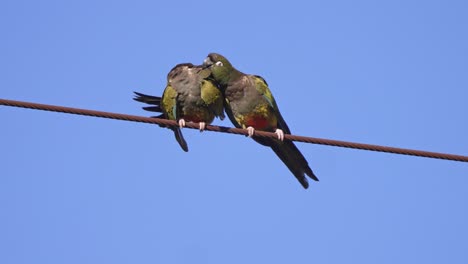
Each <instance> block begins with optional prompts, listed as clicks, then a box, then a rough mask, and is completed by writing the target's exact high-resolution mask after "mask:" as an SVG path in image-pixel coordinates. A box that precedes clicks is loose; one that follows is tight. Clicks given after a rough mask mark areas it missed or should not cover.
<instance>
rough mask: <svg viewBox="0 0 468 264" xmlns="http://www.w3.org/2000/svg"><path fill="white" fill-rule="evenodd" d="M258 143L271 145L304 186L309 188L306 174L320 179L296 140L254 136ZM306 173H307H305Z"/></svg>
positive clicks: (314, 178)
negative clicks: (296, 143)
mask: <svg viewBox="0 0 468 264" xmlns="http://www.w3.org/2000/svg"><path fill="white" fill-rule="evenodd" d="M254 139H255V141H257V142H258V143H260V144H262V145H264V146H269V147H271V149H272V150H273V151H274V152H275V154H276V155H277V156H278V158H280V159H281V161H282V162H283V163H284V164H285V165H286V166H287V167H288V169H289V170H290V171H291V173H292V174H293V175H294V176H295V177H296V179H297V180H298V181H299V182H300V183H301V185H302V187H304V188H305V189H307V188H308V187H309V182H308V181H307V178H306V177H305V175H307V176H309V177H310V178H311V179H313V180H315V181H318V178H317V176H315V174H314V172H313V171H312V169H311V168H310V167H309V164H308V162H307V160H306V159H305V158H304V156H303V155H302V153H301V152H300V151H299V149H298V148H297V147H296V145H295V144H294V142H292V141H290V140H287V139H285V140H284V141H283V142H281V141H279V140H276V139H272V138H254ZM304 174H305V175H304Z"/></svg>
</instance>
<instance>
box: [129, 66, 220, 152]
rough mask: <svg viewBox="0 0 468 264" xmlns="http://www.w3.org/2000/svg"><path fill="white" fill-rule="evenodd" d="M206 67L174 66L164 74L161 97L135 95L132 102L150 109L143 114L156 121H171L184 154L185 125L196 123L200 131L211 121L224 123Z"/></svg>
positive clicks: (216, 90)
mask: <svg viewBox="0 0 468 264" xmlns="http://www.w3.org/2000/svg"><path fill="white" fill-rule="evenodd" d="M210 76H211V71H210V69H209V68H207V67H206V66H201V65H193V64H192V63H181V64H177V65H176V66H174V68H172V69H171V70H170V71H169V73H168V74H167V85H166V88H165V89H164V92H163V95H162V97H158V96H151V95H146V94H142V93H138V92H134V93H135V95H136V96H135V98H133V99H134V100H136V101H138V102H142V103H146V104H149V105H151V106H147V107H143V109H144V110H147V111H152V112H159V113H162V114H161V115H159V116H154V117H157V118H165V119H169V120H175V121H177V123H178V125H179V126H178V127H170V129H171V130H173V131H174V136H175V138H176V140H177V142H178V143H179V145H180V147H181V148H182V150H184V151H185V152H188V145H187V142H186V141H185V139H184V137H183V135H182V131H181V128H183V127H184V126H185V123H186V122H196V123H199V126H200V131H203V130H205V127H206V124H211V122H213V120H214V118H215V117H218V118H220V119H221V120H223V119H224V117H225V116H224V109H223V107H224V106H223V100H224V98H223V96H222V93H221V91H220V90H219V89H218V87H217V85H216V83H214V82H213V80H211V79H210Z"/></svg>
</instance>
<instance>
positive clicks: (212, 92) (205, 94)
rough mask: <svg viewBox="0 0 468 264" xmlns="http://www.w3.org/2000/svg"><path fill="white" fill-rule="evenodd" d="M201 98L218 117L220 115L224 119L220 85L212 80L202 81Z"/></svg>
mask: <svg viewBox="0 0 468 264" xmlns="http://www.w3.org/2000/svg"><path fill="white" fill-rule="evenodd" d="M201 98H202V100H203V102H204V103H205V104H206V105H207V107H208V108H209V109H210V110H211V111H212V112H213V113H214V114H215V116H216V117H219V118H220V119H221V120H223V119H224V111H223V95H222V94H221V91H220V90H219V89H218V87H217V86H216V85H215V84H214V83H213V82H211V81H210V80H203V81H202V85H201Z"/></svg>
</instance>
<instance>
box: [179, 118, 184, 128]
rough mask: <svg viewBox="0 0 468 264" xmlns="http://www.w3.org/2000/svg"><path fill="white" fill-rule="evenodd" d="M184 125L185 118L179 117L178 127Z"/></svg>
mask: <svg viewBox="0 0 468 264" xmlns="http://www.w3.org/2000/svg"><path fill="white" fill-rule="evenodd" d="M184 126H185V120H184V119H183V118H181V119H179V127H180V128H183V127H184Z"/></svg>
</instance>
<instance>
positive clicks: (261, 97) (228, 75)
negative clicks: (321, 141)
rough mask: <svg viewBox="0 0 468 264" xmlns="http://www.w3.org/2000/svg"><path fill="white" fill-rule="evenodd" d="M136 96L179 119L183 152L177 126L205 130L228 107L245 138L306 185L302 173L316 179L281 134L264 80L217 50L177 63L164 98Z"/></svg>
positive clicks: (282, 129)
mask: <svg viewBox="0 0 468 264" xmlns="http://www.w3.org/2000/svg"><path fill="white" fill-rule="evenodd" d="M135 94H136V97H135V98H134V100H136V101H139V102H143V103H146V104H149V105H151V106H147V107H143V109H145V110H148V111H153V112H161V113H162V114H161V115H159V116H157V117H159V118H166V119H170V120H176V121H177V122H178V124H179V127H170V129H171V130H173V131H174V135H175V138H176V140H177V142H178V143H179V145H180V146H181V147H182V149H183V150H184V151H188V147H187V142H186V141H185V139H184V137H183V135H182V132H181V130H180V129H181V128H182V127H184V126H185V122H187V121H189V122H196V123H199V125H200V131H203V130H204V129H205V126H206V124H210V123H211V122H212V121H213V120H214V118H215V117H218V118H220V119H221V120H222V119H224V111H226V114H227V115H228V117H229V119H230V120H231V122H232V123H233V124H234V126H235V127H238V128H243V129H246V130H247V131H248V135H249V137H252V138H253V139H254V140H255V141H256V142H258V143H260V144H261V145H264V146H267V147H270V148H271V149H272V150H273V151H274V152H275V154H276V155H277V156H278V157H279V158H280V159H281V161H282V162H283V163H284V164H285V165H286V166H287V167H288V169H289V170H290V171H291V172H292V174H293V175H294V176H295V177H296V178H297V180H298V181H299V182H300V183H301V185H302V186H303V187H304V188H305V189H307V188H308V187H309V183H308V181H307V178H306V177H305V176H306V175H307V176H308V177H310V178H311V179H313V180H315V181H318V178H317V177H316V176H315V174H314V173H313V171H312V169H311V168H310V167H309V164H308V162H307V160H306V159H305V158H304V156H303V155H302V153H301V152H300V151H299V149H298V148H297V147H296V145H295V144H294V143H293V142H292V141H291V140H288V139H285V138H284V134H291V131H290V130H289V127H288V125H287V124H286V122H285V120H284V118H283V117H282V116H281V113H280V111H279V108H278V105H277V104H276V101H275V99H274V97H273V95H272V93H271V91H270V89H269V88H268V84H267V83H266V81H265V80H264V79H263V78H262V77H260V76H258V75H251V74H244V73H242V72H240V71H238V70H237V69H236V68H234V67H233V66H232V64H231V63H230V62H229V61H228V60H227V59H226V58H225V57H224V56H222V55H220V54H217V53H210V54H208V57H206V59H205V60H204V62H203V65H193V64H191V63H183V64H178V65H176V66H175V67H174V68H173V69H172V70H171V71H170V72H169V74H168V75H167V85H166V88H165V90H164V92H163V95H162V97H157V96H150V95H145V94H142V93H137V92H135ZM256 129H258V130H262V131H270V132H274V133H276V134H277V138H267V137H256V136H255V130H256Z"/></svg>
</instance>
